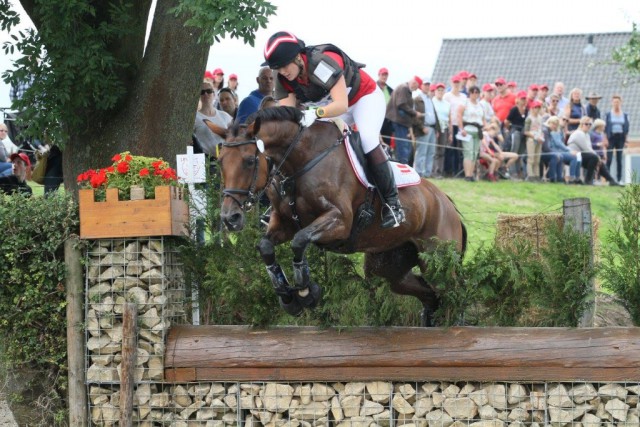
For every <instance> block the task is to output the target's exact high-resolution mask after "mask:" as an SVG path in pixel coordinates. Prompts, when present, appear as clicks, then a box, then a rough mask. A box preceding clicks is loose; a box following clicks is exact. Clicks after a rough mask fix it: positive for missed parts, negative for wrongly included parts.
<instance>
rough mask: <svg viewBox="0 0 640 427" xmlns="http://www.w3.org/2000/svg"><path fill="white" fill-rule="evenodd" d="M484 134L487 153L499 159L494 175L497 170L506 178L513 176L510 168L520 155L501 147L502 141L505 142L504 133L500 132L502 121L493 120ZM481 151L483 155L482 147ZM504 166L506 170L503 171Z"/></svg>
mask: <svg viewBox="0 0 640 427" xmlns="http://www.w3.org/2000/svg"><path fill="white" fill-rule="evenodd" d="M483 136H484V137H483V141H485V146H486V148H485V153H486V154H489V155H490V156H491V157H495V158H496V159H498V165H497V167H496V169H495V171H494V175H495V172H497V173H499V174H500V175H501V176H502V177H503V178H504V179H509V178H511V175H510V174H509V169H510V168H511V166H513V164H514V163H515V162H516V161H518V155H517V154H516V153H512V152H510V151H503V150H502V148H501V147H500V145H501V143H502V142H503V141H502V139H503V137H502V133H500V123H499V122H498V121H497V120H493V121H492V122H491V123H489V125H488V126H487V131H486V132H484V133H483ZM480 152H481V157H482V148H481V149H480ZM505 161H506V163H505ZM503 166H504V171H501V169H502V167H503ZM488 178H490V177H488ZM490 180H491V179H490Z"/></svg>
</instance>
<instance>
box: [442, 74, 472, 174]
mask: <svg viewBox="0 0 640 427" xmlns="http://www.w3.org/2000/svg"><path fill="white" fill-rule="evenodd" d="M461 87H462V78H460V76H459V75H455V76H453V77H451V90H450V91H449V92H447V93H445V94H444V97H443V99H444V100H445V101H446V102H448V103H449V107H450V112H451V113H450V114H451V116H450V117H449V124H450V126H451V129H450V132H449V146H448V147H446V148H445V150H444V171H445V174H446V175H449V176H456V175H457V174H458V172H459V171H460V170H461V169H462V162H461V157H462V156H461V153H460V148H461V147H462V144H461V143H460V141H459V140H458V138H457V137H456V136H457V135H458V132H459V129H458V108H459V107H460V106H461V105H462V104H464V103H465V102H466V100H467V95H465V94H464V93H462V92H461Z"/></svg>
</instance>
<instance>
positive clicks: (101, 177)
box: [91, 171, 107, 188]
mask: <svg viewBox="0 0 640 427" xmlns="http://www.w3.org/2000/svg"><path fill="white" fill-rule="evenodd" d="M105 182H107V176H106V175H105V174H104V173H102V171H101V172H100V173H97V174H94V175H93V176H92V177H91V186H92V187H93V188H98V187H100V186H101V185H103V184H104V183H105Z"/></svg>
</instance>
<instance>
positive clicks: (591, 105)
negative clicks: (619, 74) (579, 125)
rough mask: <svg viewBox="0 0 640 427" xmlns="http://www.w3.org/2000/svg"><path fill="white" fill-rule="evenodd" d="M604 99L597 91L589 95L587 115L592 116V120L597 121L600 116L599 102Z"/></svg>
mask: <svg viewBox="0 0 640 427" xmlns="http://www.w3.org/2000/svg"><path fill="white" fill-rule="evenodd" d="M600 99H602V96H600V95H598V94H597V93H596V92H591V93H590V94H589V96H587V101H588V104H587V107H586V110H587V116H589V117H591V120H593V121H595V120H596V119H599V118H600V109H598V102H599V101H600Z"/></svg>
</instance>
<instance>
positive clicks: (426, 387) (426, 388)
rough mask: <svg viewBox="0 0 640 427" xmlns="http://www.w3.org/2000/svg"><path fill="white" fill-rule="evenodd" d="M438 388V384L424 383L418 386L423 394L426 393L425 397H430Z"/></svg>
mask: <svg viewBox="0 0 640 427" xmlns="http://www.w3.org/2000/svg"><path fill="white" fill-rule="evenodd" d="M439 388H440V384H438V383H425V384H422V386H420V389H422V391H423V392H425V393H426V395H427V396H431V395H432V394H433V392H435V391H438V389H439Z"/></svg>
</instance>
